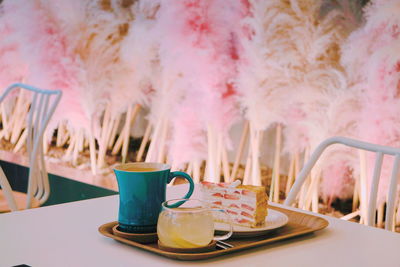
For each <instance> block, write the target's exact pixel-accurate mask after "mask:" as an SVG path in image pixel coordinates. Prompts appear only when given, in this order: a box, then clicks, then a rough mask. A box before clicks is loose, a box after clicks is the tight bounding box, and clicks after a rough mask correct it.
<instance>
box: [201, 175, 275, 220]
mask: <svg viewBox="0 0 400 267" xmlns="http://www.w3.org/2000/svg"><path fill="white" fill-rule="evenodd" d="M200 190H201V192H202V196H203V200H204V201H206V202H208V203H210V204H211V207H213V208H222V209H225V210H226V211H227V212H228V213H229V215H230V217H231V219H232V221H233V223H234V224H237V225H241V226H247V227H252V228H256V227H261V226H264V224H265V217H266V216H267V201H268V196H267V194H266V193H265V188H264V187H263V186H254V185H238V182H234V183H210V182H201V183H200ZM215 217H216V218H215V219H216V220H217V221H226V219H225V216H224V214H222V213H220V214H219V215H215Z"/></svg>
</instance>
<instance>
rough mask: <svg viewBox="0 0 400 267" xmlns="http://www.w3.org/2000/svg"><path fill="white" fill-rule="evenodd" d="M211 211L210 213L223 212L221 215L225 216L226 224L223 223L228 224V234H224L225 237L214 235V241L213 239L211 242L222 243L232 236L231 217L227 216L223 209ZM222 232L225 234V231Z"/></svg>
mask: <svg viewBox="0 0 400 267" xmlns="http://www.w3.org/2000/svg"><path fill="white" fill-rule="evenodd" d="M211 210H212V211H219V212H223V213H224V214H225V216H226V218H227V220H226V222H224V223H227V224H229V232H228V233H227V234H225V235H216V236H214V239H213V240H215V241H222V240H226V239H228V238H229V237H231V236H232V234H233V224H232V219H231V216H229V213H228V212H227V211H226V210H224V209H211ZM224 232H225V230H224Z"/></svg>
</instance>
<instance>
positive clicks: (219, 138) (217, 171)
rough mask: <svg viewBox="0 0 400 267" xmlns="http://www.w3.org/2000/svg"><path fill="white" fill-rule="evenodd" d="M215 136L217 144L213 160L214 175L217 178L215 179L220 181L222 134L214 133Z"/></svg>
mask: <svg viewBox="0 0 400 267" xmlns="http://www.w3.org/2000/svg"><path fill="white" fill-rule="evenodd" d="M216 137H217V146H216V149H217V151H216V157H215V158H216V160H215V175H216V178H217V181H218V182H220V181H221V163H222V145H223V143H222V134H221V133H216Z"/></svg>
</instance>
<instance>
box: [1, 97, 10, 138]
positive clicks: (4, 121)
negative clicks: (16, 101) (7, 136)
mask: <svg viewBox="0 0 400 267" xmlns="http://www.w3.org/2000/svg"><path fill="white" fill-rule="evenodd" d="M0 110H1V123H2V125H3V131H7V129H8V127H9V125H8V118H7V112H6V108H5V107H4V103H1V104H0Z"/></svg>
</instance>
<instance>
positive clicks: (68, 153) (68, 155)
mask: <svg viewBox="0 0 400 267" xmlns="http://www.w3.org/2000/svg"><path fill="white" fill-rule="evenodd" d="M75 143H76V135H72V136H71V138H70V141H69V146H68V148H67V151H66V152H65V154H64V158H65V159H66V160H68V161H69V160H70V159H71V155H72V151H73V149H74V147H75Z"/></svg>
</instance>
